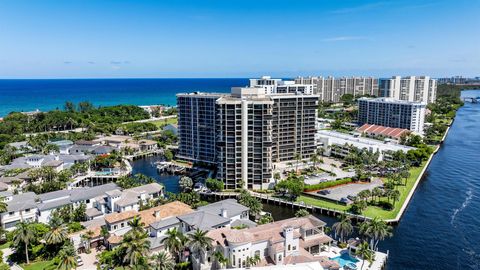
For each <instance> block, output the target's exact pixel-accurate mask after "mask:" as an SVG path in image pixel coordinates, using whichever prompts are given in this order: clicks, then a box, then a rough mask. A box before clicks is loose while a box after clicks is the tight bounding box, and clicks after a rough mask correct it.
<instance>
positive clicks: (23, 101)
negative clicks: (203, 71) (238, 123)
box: [0, 78, 248, 117]
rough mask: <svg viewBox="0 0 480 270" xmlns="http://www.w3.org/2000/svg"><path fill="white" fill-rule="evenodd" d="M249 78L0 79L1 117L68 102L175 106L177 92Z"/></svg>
mask: <svg viewBox="0 0 480 270" xmlns="http://www.w3.org/2000/svg"><path fill="white" fill-rule="evenodd" d="M246 85H248V79H241V78H235V79H49V80H33V79H32V80H0V117H3V116H5V115H7V114H8V113H10V112H12V111H19V112H21V111H23V112H25V111H34V110H37V109H38V110H41V111H48V110H54V109H57V108H58V109H63V105H64V104H65V101H72V102H75V103H78V102H81V101H89V102H91V103H92V104H93V105H95V106H109V105H118V104H131V105H154V104H164V105H175V104H176V98H175V94H177V93H184V92H194V91H200V92H229V91H230V88H231V87H233V86H246Z"/></svg>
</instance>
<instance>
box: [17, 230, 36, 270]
mask: <svg viewBox="0 0 480 270" xmlns="http://www.w3.org/2000/svg"><path fill="white" fill-rule="evenodd" d="M33 240H35V234H34V232H33V230H32V228H31V226H30V223H27V222H23V221H22V222H19V223H17V225H16V229H15V232H14V234H13V243H14V245H15V246H18V245H20V244H21V243H23V244H24V245H25V259H26V261H27V264H29V263H30V260H29V258H28V246H29V245H30V242H31V241H33Z"/></svg>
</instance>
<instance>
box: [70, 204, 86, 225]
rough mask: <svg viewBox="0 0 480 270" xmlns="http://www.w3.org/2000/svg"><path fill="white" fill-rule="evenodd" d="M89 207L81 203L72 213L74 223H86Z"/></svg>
mask: <svg viewBox="0 0 480 270" xmlns="http://www.w3.org/2000/svg"><path fill="white" fill-rule="evenodd" d="M86 211H87V205H86V204H85V203H83V202H82V203H80V205H79V206H77V207H76V208H75V209H73V212H72V219H73V221H84V220H85V219H86V218H87V213H86Z"/></svg>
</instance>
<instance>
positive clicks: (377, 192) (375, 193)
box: [372, 187, 383, 199]
mask: <svg viewBox="0 0 480 270" xmlns="http://www.w3.org/2000/svg"><path fill="white" fill-rule="evenodd" d="M372 196H373V197H377V199H378V198H380V197H381V196H383V190H382V189H381V188H379V187H374V188H373V189H372Z"/></svg>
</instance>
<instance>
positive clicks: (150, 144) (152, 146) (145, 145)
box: [138, 140, 158, 152]
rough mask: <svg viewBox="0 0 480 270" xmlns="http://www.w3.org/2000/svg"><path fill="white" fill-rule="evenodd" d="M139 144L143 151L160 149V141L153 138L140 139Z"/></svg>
mask: <svg viewBox="0 0 480 270" xmlns="http://www.w3.org/2000/svg"><path fill="white" fill-rule="evenodd" d="M138 145H139V146H140V151H142V152H151V151H155V150H157V149H158V143H157V142H156V141H152V140H140V141H138Z"/></svg>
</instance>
